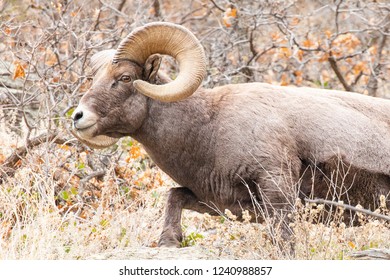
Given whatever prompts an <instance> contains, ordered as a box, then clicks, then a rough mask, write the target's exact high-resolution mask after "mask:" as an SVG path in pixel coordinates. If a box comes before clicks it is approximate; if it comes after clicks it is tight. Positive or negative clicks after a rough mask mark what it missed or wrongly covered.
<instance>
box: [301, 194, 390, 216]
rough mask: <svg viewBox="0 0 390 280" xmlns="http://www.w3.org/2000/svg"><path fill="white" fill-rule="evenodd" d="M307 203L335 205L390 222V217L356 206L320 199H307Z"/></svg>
mask: <svg viewBox="0 0 390 280" xmlns="http://www.w3.org/2000/svg"><path fill="white" fill-rule="evenodd" d="M305 201H306V202H309V203H320V204H329V205H333V206H337V207H343V208H345V209H348V210H352V211H355V212H361V213H364V214H367V215H370V216H373V217H375V218H379V219H383V220H386V221H390V217H389V216H386V215H382V214H377V213H374V212H372V211H370V210H367V209H361V208H357V207H354V206H351V205H348V204H343V203H340V202H336V201H331V200H326V199H320V198H318V199H308V198H305Z"/></svg>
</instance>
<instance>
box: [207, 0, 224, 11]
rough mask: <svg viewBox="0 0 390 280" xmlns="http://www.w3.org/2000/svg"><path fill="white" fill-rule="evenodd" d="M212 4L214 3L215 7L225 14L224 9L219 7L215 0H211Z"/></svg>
mask: <svg viewBox="0 0 390 280" xmlns="http://www.w3.org/2000/svg"><path fill="white" fill-rule="evenodd" d="M210 1H211V3H213V5H214V7H215V8H217V9H218V10H220V11H221V12H225V10H224V9H222V8H221V7H220V6H218V5H217V3H215V2H214V0H210Z"/></svg>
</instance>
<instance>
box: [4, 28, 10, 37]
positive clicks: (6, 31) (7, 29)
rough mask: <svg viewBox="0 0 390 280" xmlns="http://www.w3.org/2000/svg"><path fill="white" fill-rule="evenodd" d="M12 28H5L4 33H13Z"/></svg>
mask: <svg viewBox="0 0 390 280" xmlns="http://www.w3.org/2000/svg"><path fill="white" fill-rule="evenodd" d="M11 31H12V30H11V28H9V27H6V28H5V29H4V33H5V34H7V35H9V34H11Z"/></svg>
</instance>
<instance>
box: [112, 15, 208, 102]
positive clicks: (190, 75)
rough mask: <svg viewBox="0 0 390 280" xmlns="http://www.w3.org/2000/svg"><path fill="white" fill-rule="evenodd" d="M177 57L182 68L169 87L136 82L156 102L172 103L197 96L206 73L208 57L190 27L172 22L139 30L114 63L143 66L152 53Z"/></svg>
mask: <svg viewBox="0 0 390 280" xmlns="http://www.w3.org/2000/svg"><path fill="white" fill-rule="evenodd" d="M155 53H159V54H166V55H170V56H172V57H173V58H175V59H176V60H177V61H178V63H179V67H180V73H179V75H178V76H177V78H176V79H175V80H174V81H172V82H170V83H168V84H165V85H154V84H150V83H148V82H146V81H142V80H136V81H134V83H133V85H134V87H135V88H136V89H137V90H138V91H139V92H141V93H142V94H144V95H146V96H149V97H151V98H153V99H156V100H160V101H164V102H172V101H179V100H182V99H184V98H187V97H189V96H190V95H191V94H193V93H194V92H195V91H196V90H197V89H198V87H199V86H200V84H201V83H202V80H203V77H204V75H205V73H206V57H205V54H204V50H203V47H202V45H201V44H200V42H199V41H198V39H197V38H196V37H195V36H194V34H192V33H191V32H190V31H189V30H188V29H187V28H185V27H183V26H181V25H177V24H173V23H168V22H158V23H150V24H147V25H145V26H143V27H140V28H137V29H135V30H134V31H133V32H132V33H130V34H129V35H128V36H127V37H126V38H125V39H124V40H123V41H122V42H121V43H120V45H119V47H118V49H117V52H116V54H115V56H114V60H113V61H114V62H116V61H118V60H122V59H126V60H131V61H134V62H136V63H138V64H139V65H142V66H143V65H144V63H145V61H146V60H147V59H148V57H149V56H150V55H152V54H155Z"/></svg>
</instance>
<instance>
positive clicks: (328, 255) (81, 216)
mask: <svg viewBox="0 0 390 280" xmlns="http://www.w3.org/2000/svg"><path fill="white" fill-rule="evenodd" d="M2 139H3V146H2V150H3V151H11V149H10V148H9V147H7V145H6V144H5V143H12V142H13V141H11V139H9V140H10V141H8V142H7V141H4V139H5V138H2ZM127 141H130V140H128V139H125V140H123V141H122V145H121V146H120V147H119V148H118V151H117V152H116V153H118V154H121V156H120V157H118V158H117V160H116V161H115V163H110V164H109V166H108V169H107V170H108V171H107V173H106V175H105V176H104V177H103V178H100V179H96V178H92V179H91V180H90V181H89V182H88V183H86V184H84V188H83V189H81V188H79V187H77V186H80V184H78V185H77V184H76V183H77V182H78V183H80V182H79V180H80V179H79V178H78V177H77V176H78V174H79V173H80V172H90V170H88V168H89V167H88V165H87V164H85V166H83V163H84V162H86V161H87V159H86V158H85V157H86V155H87V154H88V151H81V152H80V150H77V148H76V147H72V146H67V148H64V146H60V145H57V144H50V143H48V144H43V145H41V146H39V147H37V148H35V149H32V150H31V151H30V153H29V154H28V156H27V157H26V159H24V160H23V161H22V162H21V163H20V167H19V168H18V170H17V172H16V173H15V176H13V177H9V178H7V179H6V180H5V181H4V182H3V184H2V187H1V189H0V222H1V227H0V236H1V239H0V259H89V258H99V257H97V256H100V258H102V256H104V257H103V258H118V255H120V256H121V257H120V258H137V256H139V257H142V258H153V257H155V256H156V254H158V257H159V258H164V257H167V258H172V254H173V255H174V257H175V258H181V254H184V255H185V254H187V255H188V254H190V255H191V257H192V258H212V259H285V258H291V259H345V258H349V257H348V256H349V254H350V253H352V252H354V251H358V250H364V249H368V248H389V247H390V229H389V226H388V225H386V224H385V223H384V222H382V221H378V220H375V219H371V218H368V217H365V216H362V215H360V219H361V221H362V224H363V225H362V226H359V227H347V226H346V225H345V224H344V223H343V222H342V218H341V215H340V210H338V211H336V213H335V214H334V219H333V220H332V221H325V222H323V223H321V222H318V220H320V219H319V217H320V216H321V215H322V214H323V211H324V210H323V206H322V205H313V204H306V205H302V204H301V203H300V202H297V203H296V205H295V208H296V212H295V213H294V214H293V215H292V216H291V219H292V224H291V226H292V228H293V230H294V233H295V236H296V238H295V242H296V244H295V248H296V250H295V255H294V256H293V255H291V254H290V253H289V252H286V251H282V250H281V249H279V248H278V247H277V246H275V245H274V243H273V242H272V240H274V239H275V238H278V237H277V236H272V234H270V231H269V230H267V228H268V226H269V224H267V223H264V224H256V223H250V222H249V221H250V219H251V217H250V216H249V215H246V216H245V215H244V221H243V222H239V221H235V217H234V216H233V215H232V214H231V213H230V212H229V211H227V210H226V211H222V212H224V214H225V215H224V216H220V217H211V216H209V215H208V214H203V215H202V214H198V213H195V212H192V211H184V215H183V216H184V217H183V221H182V224H183V229H184V233H185V240H184V242H183V244H184V245H186V246H189V247H191V251H190V252H191V253H188V251H186V250H175V251H174V253H173V252H172V251H171V250H167V251H166V252H165V251H164V250H166V249H157V248H155V247H156V242H157V240H158V238H159V234H160V232H161V229H162V228H161V227H162V224H163V220H162V216H163V210H164V205H165V194H166V192H167V190H168V188H170V187H172V186H174V183H173V182H172V181H171V180H170V179H169V178H167V177H166V176H165V175H164V174H162V173H161V171H159V170H158V169H157V167H155V166H153V165H151V164H150V162H149V160H148V158H147V156H146V155H145V154H144V152H143V150H142V149H140V148H139V146H138V144H137V143H132V145H131V146H130V147H129V145H128V142H127ZM76 154H77V156H76ZM70 159H74V160H70ZM53 166H56V168H52V167H53ZM59 167H62V168H59ZM383 210H384V209H382V211H383ZM245 217H246V218H245ZM156 251H157V252H158V253H156ZM205 251H206V252H207V254H206V253H205ZM107 252H110V254H109V255H107ZM124 252H129V254H130V253H131V256H130V255H126V253H125V254H124ZM184 255H183V256H184Z"/></svg>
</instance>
